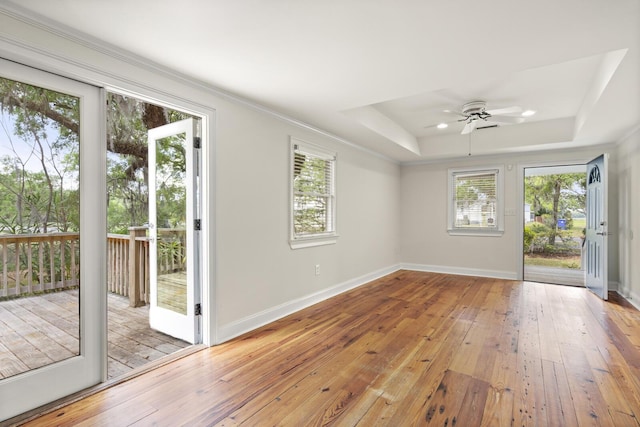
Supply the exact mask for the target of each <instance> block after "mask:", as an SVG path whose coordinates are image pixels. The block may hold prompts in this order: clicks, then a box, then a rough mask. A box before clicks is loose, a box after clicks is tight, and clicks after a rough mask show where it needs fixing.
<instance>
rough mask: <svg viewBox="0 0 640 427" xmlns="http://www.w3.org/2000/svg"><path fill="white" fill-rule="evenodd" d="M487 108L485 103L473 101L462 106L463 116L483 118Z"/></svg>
mask: <svg viewBox="0 0 640 427" xmlns="http://www.w3.org/2000/svg"><path fill="white" fill-rule="evenodd" d="M486 108H487V103H486V102H485V101H471V102H467V103H466V104H464V105H463V106H462V114H464V115H465V116H482V115H483V113H485V109H486Z"/></svg>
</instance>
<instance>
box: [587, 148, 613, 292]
mask: <svg viewBox="0 0 640 427" xmlns="http://www.w3.org/2000/svg"><path fill="white" fill-rule="evenodd" d="M607 164H608V158H607V155H606V154H603V155H601V156H598V157H597V158H595V159H593V160H592V161H590V162H589V163H588V165H587V227H586V241H585V246H586V251H587V252H586V277H587V279H586V285H587V288H588V289H589V290H591V291H592V292H593V293H595V294H596V295H598V296H599V297H600V298H602V299H605V300H606V299H607V298H608V295H607V294H608V275H607V236H608V234H609V231H608V219H607V212H608V211H607V209H608V195H607Z"/></svg>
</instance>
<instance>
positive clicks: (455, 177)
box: [449, 169, 501, 230]
mask: <svg viewBox="0 0 640 427" xmlns="http://www.w3.org/2000/svg"><path fill="white" fill-rule="evenodd" d="M499 173H500V171H499V169H490V170H482V171H454V172H452V173H451V175H450V185H451V188H450V194H451V197H452V200H451V203H452V209H451V211H450V213H451V217H450V219H449V220H450V229H451V230H456V229H457V230H498V229H499V228H501V224H500V218H501V215H500V212H499V193H500V185H499Z"/></svg>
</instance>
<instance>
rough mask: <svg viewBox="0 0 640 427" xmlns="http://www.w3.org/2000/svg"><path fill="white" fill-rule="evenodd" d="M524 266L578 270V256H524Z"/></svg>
mask: <svg viewBox="0 0 640 427" xmlns="http://www.w3.org/2000/svg"><path fill="white" fill-rule="evenodd" d="M524 264H525V265H538V266H542V267H554V268H571V269H576V270H577V269H579V268H580V256H579V255H577V256H566V257H550V256H538V255H525V256H524Z"/></svg>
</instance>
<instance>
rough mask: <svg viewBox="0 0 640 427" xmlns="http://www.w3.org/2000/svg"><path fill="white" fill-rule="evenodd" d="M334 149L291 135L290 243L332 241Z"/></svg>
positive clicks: (333, 225)
mask: <svg viewBox="0 0 640 427" xmlns="http://www.w3.org/2000/svg"><path fill="white" fill-rule="evenodd" d="M335 163H336V155H335V153H332V152H328V151H325V150H323V149H321V148H320V147H316V146H314V145H310V144H307V143H303V142H301V141H299V140H295V139H292V142H291V241H290V243H291V247H292V248H293V249H297V248H301V247H307V246H316V245H323V244H331V243H335V237H336V220H335V212H336V209H335Z"/></svg>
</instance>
